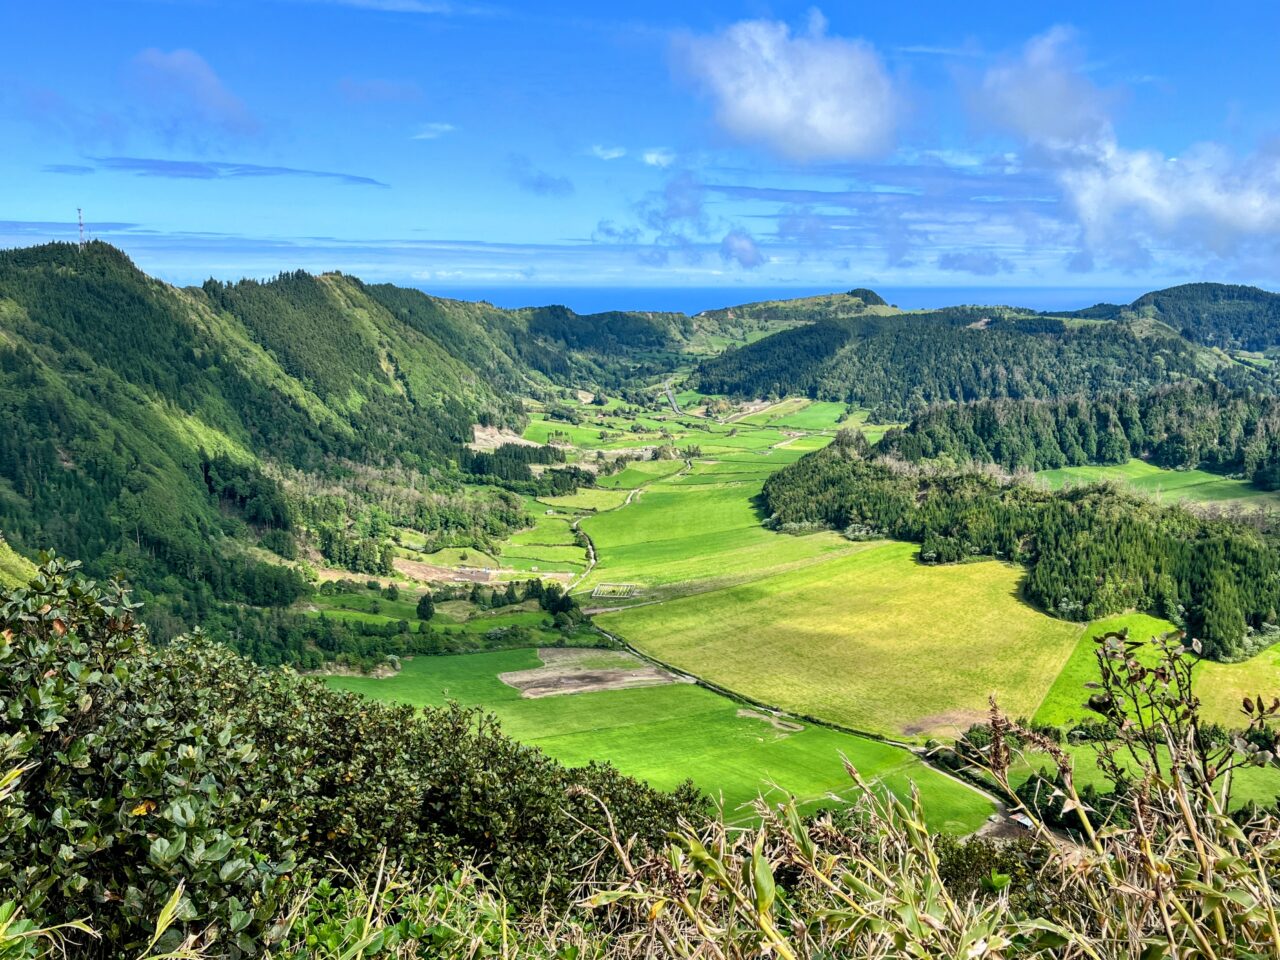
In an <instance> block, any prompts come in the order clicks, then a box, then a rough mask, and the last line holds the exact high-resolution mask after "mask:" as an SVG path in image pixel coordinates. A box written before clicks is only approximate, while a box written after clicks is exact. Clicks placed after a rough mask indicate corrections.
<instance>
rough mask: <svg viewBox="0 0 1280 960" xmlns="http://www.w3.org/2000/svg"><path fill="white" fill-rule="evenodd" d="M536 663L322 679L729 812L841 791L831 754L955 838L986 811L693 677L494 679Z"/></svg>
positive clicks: (861, 749)
mask: <svg viewBox="0 0 1280 960" xmlns="http://www.w3.org/2000/svg"><path fill="white" fill-rule="evenodd" d="M540 664H541V661H540V660H539V659H538V656H537V653H536V652H535V651H533V650H509V651H503V652H500V653H482V654H468V655H462V656H450V657H417V658H415V659H413V660H409V661H407V662H406V663H405V664H404V668H403V669H402V670H401V671H400V673H398V674H396V675H395V676H394V677H391V678H388V679H385V680H378V679H372V678H366V677H328V678H326V682H328V683H329V684H330V685H332V686H334V687H337V688H339V689H344V690H351V691H354V692H356V693H361V694H365V695H367V696H371V697H375V698H378V699H383V700H391V701H398V702H403V703H409V704H412V705H415V706H430V705H438V704H441V703H444V702H445V700H446V699H453V700H456V701H457V702H459V703H461V704H479V705H482V706H484V707H485V708H486V709H488V710H490V711H492V712H493V713H494V714H495V715H497V717H498V718H499V720H500V721H501V722H502V725H503V728H504V729H505V730H506V731H507V732H508V733H510V734H511V735H512V736H514V737H516V738H517V739H519V740H522V741H524V742H526V743H531V744H535V745H537V746H538V747H540V748H542V749H543V750H545V751H546V752H547V753H548V754H550V755H551V756H553V757H555V758H557V759H558V760H560V761H562V762H563V763H566V764H569V765H580V764H584V763H586V762H588V761H590V760H600V759H607V760H609V761H611V762H612V763H613V764H614V765H616V766H617V767H618V769H620V770H621V771H622V772H624V773H628V774H631V775H633V776H636V777H641V778H643V779H645V780H648V781H649V782H650V783H652V784H653V785H654V786H657V787H661V788H667V789H669V788H671V787H674V786H676V785H677V784H678V783H679V782H680V781H681V780H683V779H684V778H686V777H689V778H691V779H693V781H694V782H695V783H696V784H698V786H700V787H701V788H702V789H703V790H704V791H705V792H706V793H708V794H709V795H712V796H723V799H724V803H725V807H726V809H727V810H728V811H730V812H731V813H733V814H734V815H735V816H737V817H741V816H742V815H743V807H744V805H745V804H748V803H750V802H751V801H752V800H753V799H754V798H755V797H756V796H757V795H759V794H760V793H761V792H764V793H766V794H769V795H771V796H778V795H779V794H778V792H777V790H775V785H776V787H777V788H780V789H781V791H784V792H785V793H788V794H792V795H794V796H796V797H797V798H798V799H799V800H801V801H802V802H803V803H804V804H805V805H806V806H807V807H809V808H814V807H818V806H823V805H831V804H832V803H833V802H834V801H832V800H829V799H827V798H828V795H829V794H835V795H837V796H845V797H847V796H849V795H850V794H851V790H850V781H849V778H848V776H847V775H846V774H845V772H844V768H843V762H842V760H841V755H842V754H843V755H844V756H847V757H848V758H849V759H850V760H851V761H852V762H853V763H854V765H855V766H856V767H857V768H858V770H859V771H860V772H861V773H862V775H863V776H864V777H866V778H867V779H869V780H873V781H876V780H878V781H880V782H882V783H883V784H884V785H886V786H887V787H889V788H890V789H892V790H894V791H896V792H899V793H901V794H904V795H905V793H906V791H908V790H909V788H910V784H911V783H915V784H916V785H917V786H918V787H919V788H920V791H921V794H922V796H923V797H924V800H925V809H926V812H927V815H928V818H929V822H930V824H931V825H932V826H933V827H935V828H937V829H940V830H948V831H953V832H962V833H966V832H969V831H972V830H974V829H976V828H977V827H979V826H980V825H981V824H982V822H983V820H984V819H985V818H986V817H987V816H988V815H989V814H990V813H991V812H992V808H991V805H990V803H989V802H988V801H987V800H986V799H985V798H983V797H982V796H981V795H980V794H978V793H976V792H975V791H974V790H972V789H971V788H969V787H967V786H965V785H963V784H960V783H958V782H956V781H954V780H951V779H950V778H948V777H946V776H944V775H942V774H940V773H938V772H937V771H935V770H933V769H932V768H930V767H928V766H926V765H925V764H924V763H922V762H921V761H920V760H918V759H917V758H916V757H914V756H912V755H911V754H910V753H909V752H907V751H905V750H903V749H901V748H900V747H894V746H890V745H888V744H884V743H879V742H877V741H874V740H868V739H865V738H862V737H855V736H851V735H849V734H843V733H839V732H836V731H833V730H830V729H828V728H825V727H821V726H816V725H805V726H804V729H803V730H800V731H798V732H790V731H784V730H778V729H776V728H775V727H774V726H772V725H770V724H769V723H767V722H766V721H764V720H760V719H756V718H754V717H749V716H739V714H738V711H739V709H741V707H740V705H739V704H737V703H735V702H733V701H731V700H729V699H727V698H725V697H721V696H719V695H717V694H715V693H712V692H710V691H708V690H705V689H703V688H701V687H697V686H693V685H692V684H683V683H679V684H668V685H665V686H656V687H641V688H635V689H630V690H610V691H603V692H598V693H578V694H571V695H562V696H552V697H541V698H538V699H523V698H521V697H520V695H519V693H518V692H517V691H516V690H515V689H514V688H512V687H509V686H507V685H506V684H504V683H502V682H501V681H500V680H499V679H498V674H500V673H503V672H506V671H513V670H525V669H531V668H533V667H537V666H539V665H540Z"/></svg>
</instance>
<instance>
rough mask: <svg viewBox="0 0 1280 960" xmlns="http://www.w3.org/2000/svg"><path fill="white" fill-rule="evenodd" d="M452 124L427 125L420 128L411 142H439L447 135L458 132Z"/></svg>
mask: <svg viewBox="0 0 1280 960" xmlns="http://www.w3.org/2000/svg"><path fill="white" fill-rule="evenodd" d="M457 129H458V128H457V127H455V126H454V125H453V124H452V123H426V124H423V125H422V126H421V127H419V128H418V132H417V133H415V134H414V135H413V136H412V137H410V138H409V139H410V140H439V139H440V138H441V137H443V136H444V135H445V134H446V133H453V131H455V130H457Z"/></svg>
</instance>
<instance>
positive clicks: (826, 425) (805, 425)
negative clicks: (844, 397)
mask: <svg viewBox="0 0 1280 960" xmlns="http://www.w3.org/2000/svg"><path fill="white" fill-rule="evenodd" d="M846 410H847V407H846V405H845V404H843V403H830V402H827V401H821V400H814V401H810V402H809V403H808V404H807V405H805V406H804V407H801V408H800V409H799V410H796V411H795V412H793V413H788V414H785V415H783V416H782V417H779V418H778V419H777V420H774V421H773V422H772V423H771V424H770V426H775V427H786V428H788V429H790V430H835V429H837V427H839V426H844V425H845V424H842V423H840V421H841V420H842V419H843V417H844V415H845V412H846ZM863 416H864V417H865V413H864V414H863ZM850 422H852V420H851V421H850Z"/></svg>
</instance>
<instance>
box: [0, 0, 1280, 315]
mask: <svg viewBox="0 0 1280 960" xmlns="http://www.w3.org/2000/svg"><path fill="white" fill-rule="evenodd" d="M1048 7H1049V5H1045V4H1028V3H1025V2H1024V3H981V2H975V3H969V4H957V3H954V2H952V3H930V2H916V3H911V4H883V3H881V4H853V3H838V4H837V3H829V4H827V5H825V6H817V7H814V6H811V5H807V4H789V3H758V2H750V3H725V2H720V3H714V2H712V3H699V4H691V3H688V2H684V3H666V2H650V3H643V4H630V3H614V4H599V3H591V4H587V3H580V4H567V3H522V4H503V3H501V2H494V3H488V2H478V3H475V4H471V3H466V2H458V3H454V2H452V0H442V2H435V0H255V2H247V0H245V2H237V0H221V2H220V0H167V2H165V0H151V2H144V0H112V2H110V3H102V2H97V3H65V2H57V0H46V2H44V3H41V4H38V5H37V4H34V3H26V2H22V3H19V2H12V3H6V4H4V5H3V8H0V90H3V93H0V142H3V143H4V144H5V149H4V150H2V151H0V184H3V186H0V244H3V245H5V246H9V245H17V244H26V243H32V242H38V241H41V240H45V239H49V238H53V237H60V238H67V239H70V238H72V237H73V235H74V215H75V209H76V207H78V206H82V207H84V209H85V215H86V219H87V221H88V223H89V227H90V230H91V232H92V233H93V234H94V235H95V236H98V237H101V238H103V239H107V240H110V241H111V242H113V243H116V244H118V245H120V246H121V247H123V248H124V249H126V250H127V251H129V252H130V253H131V254H132V255H133V256H134V258H135V259H136V260H137V261H138V263H139V264H140V265H141V266H143V267H144V268H146V269H148V270H150V271H152V272H155V273H157V274H159V275H160V276H163V277H165V278H166V279H169V280H172V281H175V282H180V283H187V282H198V281H199V280H201V279H203V278H204V277H207V276H210V275H213V276H218V277H238V276H242V275H250V276H265V275H270V274H272V273H275V272H276V271H278V270H282V269H291V268H294V267H305V268H308V269H314V270H320V269H330V268H337V269H342V270H346V271H349V272H353V273H356V274H358V275H360V276H362V277H365V278H367V279H371V280H392V281H395V282H400V283H411V284H415V285H418V286H422V287H424V288H427V289H437V290H440V291H442V292H448V291H449V290H450V289H453V288H458V289H462V288H465V289H467V290H468V291H481V290H484V289H487V288H495V289H496V288H521V289H528V290H529V291H530V294H529V300H530V301H536V300H538V299H539V297H538V295H537V294H538V293H539V292H541V291H549V290H552V289H554V288H565V287H605V286H617V287H627V288H672V287H677V288H679V287H686V288H708V287H730V288H740V289H745V288H748V287H749V288H753V289H759V288H795V289H801V288H805V289H821V288H833V289H839V288H844V287H849V286H855V285H857V286H860V285H872V286H877V285H879V286H884V287H890V288H904V287H928V286H938V287H947V288H956V287H969V286H972V287H974V288H979V287H980V288H984V289H991V288H1053V289H1057V290H1061V289H1062V288H1076V289H1079V290H1081V292H1082V296H1084V297H1086V298H1087V296H1088V295H1089V294H1090V293H1092V292H1094V291H1099V290H1106V289H1110V288H1124V289H1131V290H1140V289H1144V288H1149V287H1154V286H1160V285H1165V284H1168V283H1174V282H1182V281H1185V280H1188V279H1218V280H1226V281H1235V282H1249V283H1257V284H1261V285H1263V286H1269V287H1272V288H1276V287H1280V97H1277V95H1276V94H1277V92H1280V5H1277V4H1274V3H1270V2H1256V3H1219V4H1204V3H1170V2H1164V3H1158V4H1157V3H1136V2H1135V3H1116V2H1108V3H1105V4H1104V3H1079V4H1073V5H1070V6H1063V7H1062V8H1061V9H1060V10H1059V16H1057V17H1055V16H1054V15H1052V13H1051V12H1050V11H1049V9H1048ZM726 299H731V296H727V298H726Z"/></svg>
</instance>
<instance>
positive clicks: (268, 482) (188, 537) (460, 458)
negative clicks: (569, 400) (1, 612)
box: [0, 243, 678, 635]
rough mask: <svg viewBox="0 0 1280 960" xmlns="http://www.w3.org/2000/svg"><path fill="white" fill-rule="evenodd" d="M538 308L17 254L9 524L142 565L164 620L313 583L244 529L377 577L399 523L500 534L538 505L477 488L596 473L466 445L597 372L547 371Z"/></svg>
mask: <svg viewBox="0 0 1280 960" xmlns="http://www.w3.org/2000/svg"><path fill="white" fill-rule="evenodd" d="M527 321H528V318H527V317H525V316H524V315H523V314H517V313H512V312H510V311H500V310H497V309H496V308H493V307H489V306H486V305H472V304H459V303H457V302H454V301H441V300H435V299H433V298H430V297H427V296H425V295H424V294H421V293H419V292H417V291H398V292H397V291H396V290H395V288H389V287H378V288H369V287H365V286H364V285H363V284H361V283H360V282H359V281H358V280H355V279H353V278H350V277H343V276H341V275H324V276H319V277H317V276H311V275H309V274H306V273H302V272H294V273H287V274H281V275H280V276H278V277H277V278H275V279H274V280H272V281H270V282H266V283H259V282H256V281H242V282H239V283H234V284H224V283H219V282H216V281H212V280H211V281H209V282H207V283H205V284H204V285H203V286H202V287H200V288H192V289H188V290H177V289H174V288H172V287H169V286H167V285H165V284H162V283H159V282H157V281H155V280H152V279H150V278H148V277H147V276H145V275H144V274H142V273H141V272H140V271H139V270H137V268H136V267H134V265H133V264H132V263H131V262H130V261H129V260H128V258H127V257H125V255H124V254H122V253H121V252H120V251H118V250H116V249H114V248H113V247H110V246H108V245H106V244H103V243H91V244H89V245H87V247H85V248H84V249H83V250H82V249H80V248H78V247H77V246H75V245H72V244H49V245H46V246H42V247H33V248H29V249H21V250H10V251H3V252H0V420H3V422H4V423H5V425H6V429H5V430H3V431H0V530H3V531H4V533H5V535H6V537H7V539H8V541H9V543H10V544H11V545H12V546H13V547H14V548H15V549H17V550H18V551H20V552H22V553H25V554H27V555H29V556H31V555H34V554H36V553H37V552H39V550H41V549H44V548H49V547H52V548H56V549H58V550H60V551H62V552H64V553H66V554H70V555H73V556H76V557H77V558H78V559H80V560H82V561H83V562H84V563H85V564H86V567H87V569H89V570H91V571H92V572H93V573H95V574H96V575H100V576H109V575H114V574H117V573H121V574H123V575H125V576H127V577H128V578H129V579H130V581H131V582H132V583H134V584H135V585H136V586H137V587H138V588H139V589H140V590H141V591H142V592H143V595H144V596H146V597H147V598H148V599H149V601H151V607H152V610H153V612H154V613H155V615H156V617H155V619H156V622H157V623H158V624H159V625H161V626H162V627H163V631H162V632H163V633H164V634H165V635H169V634H171V633H176V632H180V631H182V630H183V629H186V628H189V627H190V626H192V625H194V624H195V623H198V622H200V620H201V619H203V618H205V617H207V616H208V614H209V613H210V612H211V611H212V608H213V605H214V604H215V603H216V602H218V601H222V602H233V603H247V604H252V605H258V606H261V605H286V604H289V603H292V602H293V601H294V600H296V599H297V598H298V597H299V596H301V595H302V594H303V593H305V591H306V589H307V588H306V584H305V583H304V582H303V580H302V578H301V577H300V576H299V575H298V574H297V573H296V572H294V571H293V570H291V569H288V568H286V567H282V566H278V565H276V564H274V563H271V562H264V560H263V559H259V557H260V555H255V554H254V553H252V552H249V551H246V550H245V549H244V545H249V544H261V545H262V546H263V547H264V548H266V549H267V550H269V551H271V552H272V553H274V554H276V555H277V556H279V557H281V558H283V559H293V558H295V557H297V556H298V555H299V549H298V545H299V542H301V543H302V544H304V545H305V546H307V547H309V548H314V549H317V550H319V551H320V553H321V555H322V556H324V557H325V559H326V560H327V561H328V562H329V563H332V564H335V565H339V566H342V567H345V568H347V569H351V570H354V571H359V572H364V573H373V574H377V575H387V574H388V573H390V571H391V557H392V553H393V550H394V545H393V542H392V536H393V533H394V528H396V527H407V528H409V529H411V530H414V531H417V532H419V533H420V534H421V535H422V542H421V543H420V544H417V546H418V547H420V548H421V549H423V550H430V549H435V548H437V547H439V546H447V545H459V544H460V545H467V546H471V545H475V546H478V547H481V548H488V547H490V546H491V545H492V543H493V542H494V541H496V540H498V539H501V538H502V537H504V536H506V535H507V534H508V533H509V532H510V531H511V530H512V529H514V528H515V527H518V526H520V525H521V524H523V523H524V522H525V521H526V520H527V518H526V516H525V514H524V511H523V510H522V509H521V508H520V504H519V500H518V498H516V497H514V496H509V495H508V494H506V493H504V492H500V491H499V490H493V491H492V493H489V494H486V493H476V492H474V491H467V490H465V489H464V485H465V484H468V483H475V482H479V483H481V484H484V485H486V486H489V487H496V488H501V487H505V488H508V489H510V490H514V491H517V492H519V493H523V494H537V493H551V494H556V493H566V492H570V491H572V490H573V489H575V488H576V486H577V485H579V484H582V483H590V482H591V480H592V478H591V476H590V474H588V473H586V472H585V471H581V470H579V469H577V468H568V469H554V470H548V471H546V472H545V474H544V477H543V478H542V479H538V478H535V476H534V473H533V471H532V470H531V469H530V465H531V464H546V465H555V466H559V465H561V464H562V462H563V459H564V457H563V453H562V452H561V451H558V450H554V449H552V448H533V447H525V446H506V447H500V448H499V449H498V450H495V451H493V452H491V453H476V452H473V451H471V450H470V449H468V448H467V447H466V446H465V443H466V442H467V441H469V440H470V439H471V429H472V424H473V423H482V424H491V425H498V426H509V427H519V426H521V425H522V423H523V413H522V410H521V404H520V399H519V396H520V395H521V394H522V393H533V394H535V395H536V394H537V393H538V392H539V391H541V390H543V389H544V388H545V380H540V379H538V378H536V377H534V376H532V375H531V374H530V372H529V367H531V366H532V367H536V368H537V369H543V368H545V370H546V371H547V372H548V375H555V371H556V370H557V369H559V370H560V373H562V374H564V375H568V374H569V373H571V372H573V371H574V370H575V369H576V367H575V366H574V364H573V363H569V362H568V361H567V360H566V361H565V362H564V363H563V364H561V365H560V367H557V365H556V364H555V363H552V362H550V360H547V362H541V361H540V363H541V366H538V365H537V364H530V363H529V361H528V358H527V357H526V356H525V352H526V351H531V352H532V353H535V354H536V353H538V351H542V352H543V353H545V354H546V355H547V357H545V358H544V359H547V358H553V357H554V356H562V357H563V355H564V348H563V347H560V346H557V341H554V340H553V339H551V338H550V337H549V335H544V334H538V333H531V332H530V329H529V326H528V322H527ZM614 327H615V328H616V330H617V331H622V332H625V331H627V330H631V329H632V327H631V326H629V325H628V324H627V323H626V322H624V320H623V319H621V318H617V319H616V320H615V321H614ZM672 329H673V331H674V329H675V328H672ZM677 332H678V331H677ZM535 340H536V341H537V342H536V343H533V341H535ZM648 342H649V341H648V340H647V339H646V340H645V343H646V344H648ZM557 351H559V353H558V354H557ZM575 362H576V361H575Z"/></svg>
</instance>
